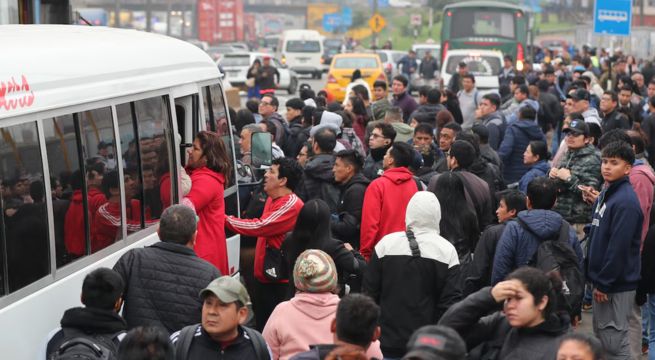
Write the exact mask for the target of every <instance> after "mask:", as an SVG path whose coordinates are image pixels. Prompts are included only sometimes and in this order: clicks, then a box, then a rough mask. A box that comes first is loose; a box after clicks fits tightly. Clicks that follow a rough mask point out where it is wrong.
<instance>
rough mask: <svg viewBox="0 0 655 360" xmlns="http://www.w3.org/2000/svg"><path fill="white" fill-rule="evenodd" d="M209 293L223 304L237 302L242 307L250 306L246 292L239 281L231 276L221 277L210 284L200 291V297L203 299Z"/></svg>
mask: <svg viewBox="0 0 655 360" xmlns="http://www.w3.org/2000/svg"><path fill="white" fill-rule="evenodd" d="M210 293H211V294H214V295H216V297H218V299H219V300H221V301H222V302H223V303H225V304H229V303H233V302H235V301H239V302H241V303H242V304H243V305H250V296H249V295H248V290H246V287H245V286H243V284H241V282H240V281H239V280H237V279H235V278H233V277H231V276H221V277H219V278H218V279H215V280H213V281H212V282H210V283H209V285H207V287H206V288H204V289H202V290H200V297H201V298H203V299H204V298H205V296H207V294H210Z"/></svg>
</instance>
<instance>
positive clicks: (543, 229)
mask: <svg viewBox="0 0 655 360" xmlns="http://www.w3.org/2000/svg"><path fill="white" fill-rule="evenodd" d="M518 218H519V219H521V221H523V222H524V223H525V225H526V226H527V227H528V228H529V229H530V230H531V231H532V232H533V233H535V234H536V235H537V236H539V238H541V239H549V238H551V237H553V236H554V235H555V234H559V230H560V226H561V225H562V215H560V214H558V213H556V212H554V211H551V210H541V209H534V210H523V211H521V212H520V213H519V215H518Z"/></svg>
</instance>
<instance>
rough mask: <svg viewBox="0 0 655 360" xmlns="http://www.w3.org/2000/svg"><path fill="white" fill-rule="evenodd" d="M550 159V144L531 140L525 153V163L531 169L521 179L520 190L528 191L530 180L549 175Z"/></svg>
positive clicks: (525, 192)
mask: <svg viewBox="0 0 655 360" xmlns="http://www.w3.org/2000/svg"><path fill="white" fill-rule="evenodd" d="M549 159H550V153H548V145H547V144H546V143H545V142H544V141H541V140H534V141H530V143H529V144H528V147H527V148H526V149H525V152H524V153H523V164H525V165H527V166H530V170H528V172H526V173H525V174H524V175H523V176H522V177H521V180H519V190H521V192H522V193H524V194H527V193H528V184H529V183H530V181H532V180H534V179H535V178H538V177H542V176H548V173H549V172H550V165H548V160H549Z"/></svg>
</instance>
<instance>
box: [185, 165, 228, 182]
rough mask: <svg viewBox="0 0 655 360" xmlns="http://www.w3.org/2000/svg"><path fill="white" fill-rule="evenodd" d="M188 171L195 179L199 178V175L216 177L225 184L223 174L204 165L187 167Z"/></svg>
mask: <svg viewBox="0 0 655 360" xmlns="http://www.w3.org/2000/svg"><path fill="white" fill-rule="evenodd" d="M186 172H187V173H188V174H189V176H190V177H191V178H192V179H193V178H194V177H195V178H198V177H211V178H214V179H215V180H216V181H218V182H220V183H221V184H225V177H223V174H221V173H217V172H216V171H214V170H212V169H210V168H208V167H206V166H203V167H201V168H197V169H191V168H187V169H186Z"/></svg>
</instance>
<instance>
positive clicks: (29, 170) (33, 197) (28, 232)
mask: <svg viewBox="0 0 655 360" xmlns="http://www.w3.org/2000/svg"><path fill="white" fill-rule="evenodd" d="M0 133H1V136H0V180H1V181H2V212H3V217H4V223H3V227H2V228H0V231H1V232H2V233H3V234H2V237H1V240H2V241H3V244H2V246H1V247H0V249H2V254H1V255H2V259H3V261H2V262H0V263H2V265H3V269H2V271H1V272H0V274H2V275H3V278H2V283H3V285H2V288H3V292H4V294H6V293H8V292H14V291H16V290H18V289H20V288H23V287H25V286H26V285H29V284H30V283H32V282H34V281H36V280H38V279H40V278H42V277H44V276H46V275H48V274H49V273H50V244H49V236H48V214H47V209H46V203H45V201H46V200H45V199H46V198H45V197H46V196H49V194H45V184H44V181H45V180H46V179H45V178H44V176H43V163H42V159H41V149H40V147H39V138H38V134H37V127H36V123H35V122H30V123H25V124H20V125H15V126H10V127H5V128H2V129H0ZM48 181H49V179H48ZM7 290H8V291H7Z"/></svg>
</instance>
